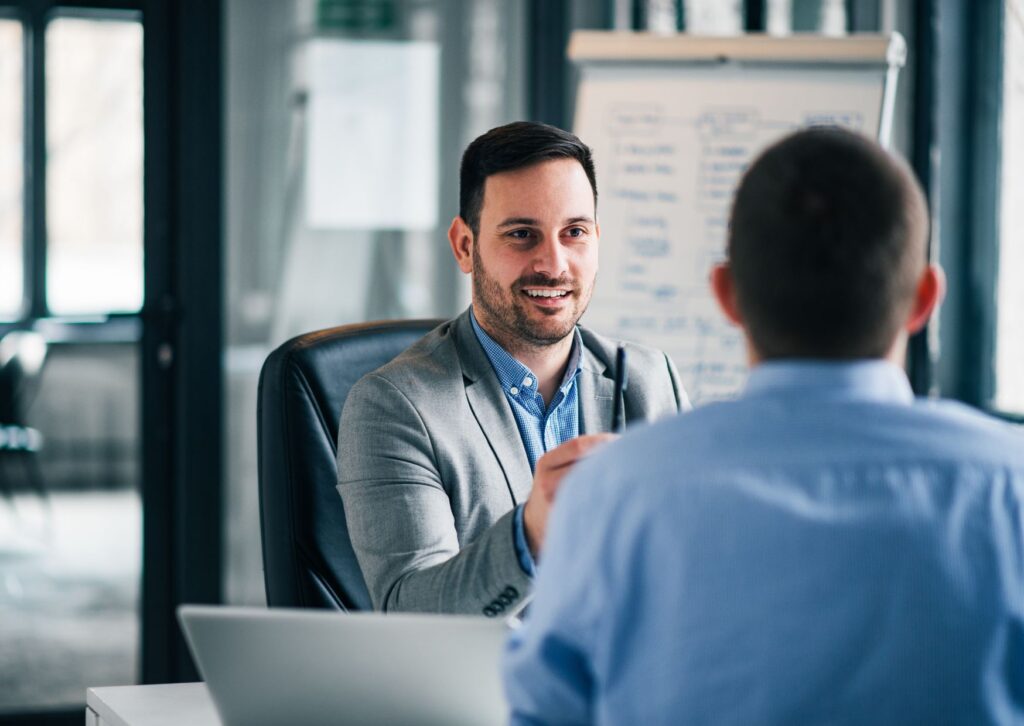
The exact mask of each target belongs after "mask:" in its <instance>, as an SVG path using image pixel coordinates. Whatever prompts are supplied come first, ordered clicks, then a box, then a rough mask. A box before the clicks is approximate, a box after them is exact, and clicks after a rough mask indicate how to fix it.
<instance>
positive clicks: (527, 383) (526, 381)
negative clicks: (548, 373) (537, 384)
mask: <svg viewBox="0 0 1024 726" xmlns="http://www.w3.org/2000/svg"><path fill="white" fill-rule="evenodd" d="M523 385H524V386H526V387H527V388H529V387H530V386H532V385H533V379H532V378H530V377H529V376H527V377H526V378H524V379H523Z"/></svg>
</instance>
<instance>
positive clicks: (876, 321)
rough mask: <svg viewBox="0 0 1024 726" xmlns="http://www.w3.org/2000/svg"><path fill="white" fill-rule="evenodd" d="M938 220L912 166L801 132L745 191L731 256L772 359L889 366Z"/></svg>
mask: <svg viewBox="0 0 1024 726" xmlns="http://www.w3.org/2000/svg"><path fill="white" fill-rule="evenodd" d="M927 235H928V217H927V205H926V203H925V199H924V195H923V194H922V192H921V187H920V186H919V185H918V183H917V181H916V180H915V178H914V176H913V174H912V173H911V171H910V169H909V168H908V167H907V165H906V164H905V163H904V162H902V161H901V160H899V159H897V158H896V157H895V156H893V155H891V154H889V153H887V152H886V151H885V150H884V149H882V148H881V147H880V146H879V145H878V144H876V143H875V142H874V141H871V140H870V139H868V138H866V137H864V136H861V135H859V134H856V133H853V132H850V131H844V130H841V129H838V128H834V127H817V128H811V129H807V130H804V131H799V132H797V133H794V134H792V135H790V136H788V137H786V138H784V139H783V140H781V141H779V142H778V143H776V144H774V145H773V146H771V147H770V148H769V149H767V150H766V151H765V152H764V153H763V154H761V155H760V157H758V158H757V160H756V161H754V163H753V164H752V165H751V166H750V168H749V169H748V170H747V171H746V173H745V174H744V176H743V179H742V180H741V182H740V186H739V188H738V190H737V192H736V197H735V199H734V201H733V208H732V214H731V217H730V221H729V239H728V257H729V266H730V268H731V270H732V277H733V284H734V286H735V293H736V299H737V305H738V307H739V311H740V314H741V315H742V317H743V320H744V326H745V328H746V330H747V334H748V335H749V336H750V339H751V341H752V342H753V344H754V347H755V348H756V350H757V352H758V354H759V355H760V356H761V357H762V358H763V359H773V358H775V359H777V358H794V357H795V358H824V359H854V358H880V357H884V356H885V355H886V354H887V353H888V352H889V350H890V348H891V346H892V344H893V342H894V341H895V339H896V336H897V334H898V333H899V330H900V328H901V326H902V325H903V323H904V321H905V320H906V317H907V315H908V314H909V312H910V308H911V306H912V304H913V299H914V294H915V288H916V284H917V281H918V280H919V279H920V276H921V274H922V272H923V271H924V267H925V265H926V263H927Z"/></svg>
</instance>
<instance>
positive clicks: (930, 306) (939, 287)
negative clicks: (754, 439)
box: [904, 265, 946, 335]
mask: <svg viewBox="0 0 1024 726" xmlns="http://www.w3.org/2000/svg"><path fill="white" fill-rule="evenodd" d="M945 295H946V273H945V272H943V270H942V268H941V267H939V266H938V265H928V266H927V267H926V268H925V269H924V272H923V273H921V277H920V278H919V279H918V281H917V289H916V290H915V291H914V304H913V306H912V307H911V309H910V315H909V316H907V322H906V325H904V328H905V329H906V331H907V332H908V333H910V334H911V335H913V334H914V333H916V332H917V331H919V330H920V329H921V328H923V327H924V326H925V323H927V322H928V319H929V318H930V317H931V316H932V313H933V312H935V308H937V307H938V305H939V303H941V302H942V298H943V297H945Z"/></svg>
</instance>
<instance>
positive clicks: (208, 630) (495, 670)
mask: <svg viewBox="0 0 1024 726" xmlns="http://www.w3.org/2000/svg"><path fill="white" fill-rule="evenodd" d="M178 618H179V620H180V621H181V624H182V627H183V628H184V630H185V635H186V639H187V640H188V644H189V648H190V649H191V651H192V656H193V657H194V658H195V661H196V664H197V666H198V668H199V672H200V673H201V674H202V676H203V679H204V680H205V681H206V685H207V688H208V689H209V691H210V695H211V697H212V698H213V701H214V704H215V705H216V706H217V710H218V711H219V713H220V716H221V719H222V720H223V722H224V724H225V726H242V725H243V724H244V725H245V726H260V725H262V724H268V725H269V724H275V725H277V724H286V723H295V724H305V725H307V726H315V725H317V724H339V723H345V724H408V723H415V724H490V723H495V724H498V723H505V722H506V720H507V718H508V709H507V706H506V704H505V699H504V696H503V693H502V687H501V679H500V666H499V661H500V657H501V650H502V646H503V643H504V640H505V634H506V632H507V631H506V627H505V625H504V623H503V622H502V621H500V620H492V619H489V618H480V617H469V616H448V615H418V614H416V615H414V614H393V615H383V614H380V613H338V612H332V611H326V610H325V611H318V610H291V609H273V610H267V609H264V608H243V607H212V606H198V605H183V606H181V607H180V608H179V609H178Z"/></svg>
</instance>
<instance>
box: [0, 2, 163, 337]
mask: <svg viewBox="0 0 1024 726" xmlns="http://www.w3.org/2000/svg"><path fill="white" fill-rule="evenodd" d="M37 43H41V44H42V45H43V52H42V53H36V52H33V51H34V49H37V46H36V44H37ZM26 51H28V52H26ZM26 59H30V61H31V63H30V67H26ZM26 79H31V80H30V81H29V83H26ZM29 84H30V85H29ZM0 93H2V94H3V99H4V103H3V104H2V106H0V321H6V322H13V323H21V324H24V323H26V322H29V323H30V322H32V321H33V320H37V319H39V318H45V317H51V316H60V317H65V318H68V317H69V316H70V317H71V318H72V319H73V318H74V317H76V316H92V317H93V318H95V316H97V315H100V316H103V315H106V314H109V313H137V312H138V311H139V310H140V308H141V307H142V299H143V285H142V274H143V267H142V249H143V240H142V225H143V207H142V188H143V187H142V161H143V143H142V132H143V127H142V24H141V22H139V14H138V13H137V12H133V11H97V10H87V9H81V8H77V7H76V8H75V9H74V10H71V9H61V8H58V9H56V10H54V11H52V12H50V13H48V14H45V15H40V14H39V12H38V11H32V12H28V11H27V10H26V12H25V14H24V18H23V19H22V18H18V17H16V16H14V15H13V14H11V15H8V16H7V17H6V18H4V17H0ZM40 95H41V96H42V98H41V99H40ZM40 100H41V101H42V103H39V101H40ZM26 104H28V105H26ZM26 160H27V166H26ZM44 184H45V186H44ZM26 221H27V224H26ZM26 253H27V254H26Z"/></svg>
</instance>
